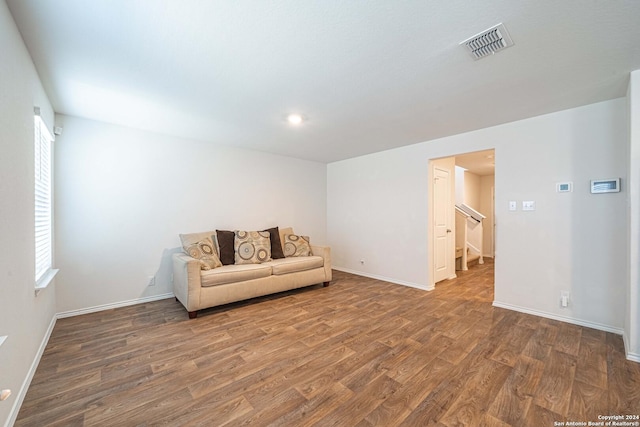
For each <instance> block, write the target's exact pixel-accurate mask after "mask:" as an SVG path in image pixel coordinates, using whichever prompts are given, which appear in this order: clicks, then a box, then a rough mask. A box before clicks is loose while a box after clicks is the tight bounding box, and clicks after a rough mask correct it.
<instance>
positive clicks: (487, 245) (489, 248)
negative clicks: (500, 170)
mask: <svg viewBox="0 0 640 427" xmlns="http://www.w3.org/2000/svg"><path fill="white" fill-rule="evenodd" d="M494 186H495V176H494V175H483V176H481V177H480V207H479V209H478V210H479V211H480V213H481V214H483V215H484V216H486V217H487V218H486V219H485V220H484V221H482V223H483V228H484V231H483V242H482V253H483V254H484V256H489V257H493V238H494V237H493V231H494V227H493V209H494V206H493V199H492V198H491V189H492V188H494Z"/></svg>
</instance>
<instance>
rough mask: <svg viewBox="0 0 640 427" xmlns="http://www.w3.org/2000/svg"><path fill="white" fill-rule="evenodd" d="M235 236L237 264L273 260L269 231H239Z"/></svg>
mask: <svg viewBox="0 0 640 427" xmlns="http://www.w3.org/2000/svg"><path fill="white" fill-rule="evenodd" d="M235 233H236V237H235V243H234V248H235V261H236V264H260V263H263V262H267V261H271V239H270V237H269V232H267V231H238V230H236V232H235Z"/></svg>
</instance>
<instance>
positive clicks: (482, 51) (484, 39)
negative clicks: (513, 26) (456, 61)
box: [460, 23, 513, 59]
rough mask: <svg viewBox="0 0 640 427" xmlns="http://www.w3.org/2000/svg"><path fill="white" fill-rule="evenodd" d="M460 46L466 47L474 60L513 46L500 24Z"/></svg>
mask: <svg viewBox="0 0 640 427" xmlns="http://www.w3.org/2000/svg"><path fill="white" fill-rule="evenodd" d="M460 44H461V45H465V46H466V47H467V49H468V50H469V53H471V56H473V58H474V59H480V58H484V57H485V56H487V55H493V54H494V53H496V52H498V51H501V50H502V49H506V48H508V47H509V46H513V40H511V37H510V36H509V33H507V29H506V28H505V27H504V25H503V24H502V23H500V24H498V25H495V26H493V27H491V28H489V29H488V30H485V31H483V32H481V33H478V34H476V35H475V36H473V37H470V38H468V39H466V40H465V41H463V42H460Z"/></svg>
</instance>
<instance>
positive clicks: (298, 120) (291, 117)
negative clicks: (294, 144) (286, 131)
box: [287, 114, 303, 125]
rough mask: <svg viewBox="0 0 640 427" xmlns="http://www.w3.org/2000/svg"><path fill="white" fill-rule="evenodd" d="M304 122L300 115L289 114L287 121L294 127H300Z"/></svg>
mask: <svg viewBox="0 0 640 427" xmlns="http://www.w3.org/2000/svg"><path fill="white" fill-rule="evenodd" d="M302 120H303V118H302V116H301V115H300V114H289V115H288V116H287V121H288V122H289V123H291V124H292V125H299V124H300V123H302Z"/></svg>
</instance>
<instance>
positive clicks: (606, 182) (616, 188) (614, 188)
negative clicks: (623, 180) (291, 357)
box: [591, 178, 620, 194]
mask: <svg viewBox="0 0 640 427" xmlns="http://www.w3.org/2000/svg"><path fill="white" fill-rule="evenodd" d="M591 192H592V193H594V194H595V193H619V192H620V178H611V179H592V180H591Z"/></svg>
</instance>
